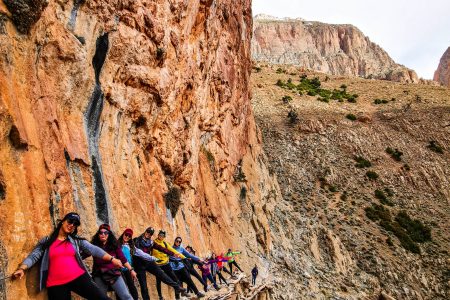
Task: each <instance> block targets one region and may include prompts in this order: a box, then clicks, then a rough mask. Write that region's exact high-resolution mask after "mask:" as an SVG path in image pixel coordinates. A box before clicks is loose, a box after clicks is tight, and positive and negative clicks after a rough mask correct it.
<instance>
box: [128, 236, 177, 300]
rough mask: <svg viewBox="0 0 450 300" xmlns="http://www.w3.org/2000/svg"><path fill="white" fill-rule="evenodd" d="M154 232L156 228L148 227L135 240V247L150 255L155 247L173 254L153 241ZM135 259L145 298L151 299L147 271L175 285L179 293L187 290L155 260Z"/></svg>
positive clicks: (146, 299)
mask: <svg viewBox="0 0 450 300" xmlns="http://www.w3.org/2000/svg"><path fill="white" fill-rule="evenodd" d="M154 232H155V230H154V229H153V228H152V227H148V228H147V229H146V230H145V232H144V233H143V234H141V235H140V236H139V237H137V238H135V239H134V240H133V242H134V245H135V247H136V248H138V249H141V250H142V251H144V252H145V253H147V254H149V255H151V253H152V249H153V248H155V249H158V250H159V251H163V252H165V253H167V254H168V255H173V254H174V253H173V252H171V251H170V250H167V249H165V248H164V247H160V246H159V245H157V244H155V243H154V242H153V241H152V239H151V237H152V235H153V233H154ZM134 259H135V261H134V264H133V265H134V268H135V271H136V273H137V278H138V281H139V285H140V286H141V295H142V299H143V300H150V296H149V294H148V287H147V275H146V272H149V273H151V274H153V275H155V277H156V278H157V279H160V280H161V281H162V282H164V283H165V284H167V285H169V286H171V287H173V288H174V289H175V290H176V291H177V292H178V293H184V292H186V289H184V288H182V287H180V286H179V285H178V283H177V282H175V281H173V280H172V279H171V278H170V277H169V276H168V275H167V274H166V273H165V272H164V271H163V270H161V268H160V267H159V266H158V265H157V264H156V263H155V262H150V261H145V260H143V259H141V258H139V257H134Z"/></svg>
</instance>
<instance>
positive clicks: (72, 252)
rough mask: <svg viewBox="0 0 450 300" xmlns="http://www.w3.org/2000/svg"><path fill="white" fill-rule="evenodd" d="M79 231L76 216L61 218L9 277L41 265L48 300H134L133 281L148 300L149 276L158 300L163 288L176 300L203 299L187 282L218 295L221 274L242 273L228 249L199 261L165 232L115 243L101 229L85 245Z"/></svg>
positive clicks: (222, 281) (222, 279)
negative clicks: (183, 299)
mask: <svg viewBox="0 0 450 300" xmlns="http://www.w3.org/2000/svg"><path fill="white" fill-rule="evenodd" d="M79 225H80V216H79V215H78V214H77V213H68V214H67V215H65V216H64V218H63V219H62V220H61V221H60V222H59V223H58V225H57V227H56V228H55V230H54V231H53V232H52V233H51V234H50V235H49V236H47V237H45V238H43V239H42V240H40V241H39V242H38V244H37V245H36V247H35V248H34V249H33V251H32V252H31V253H30V254H29V255H28V256H27V257H26V258H25V260H24V261H23V262H22V263H21V264H20V266H19V267H18V269H17V270H16V271H15V272H14V274H13V276H14V277H15V278H22V277H23V276H24V274H25V270H27V269H29V268H31V267H32V266H33V265H34V264H35V263H37V262H38V261H39V260H41V266H40V284H39V286H40V289H41V290H42V289H43V288H45V287H46V288H47V291H48V299H49V300H56V299H57V300H66V299H67V300H70V299H71V292H74V293H76V294H78V295H80V296H81V297H83V298H86V299H92V300H94V299H95V300H106V299H110V298H109V297H108V296H107V291H108V289H112V290H114V292H115V293H116V296H117V298H118V299H121V300H137V299H139V296H138V291H137V289H136V286H135V284H134V282H135V279H137V280H138V281H139V285H140V288H141V295H142V299H143V300H149V299H150V297H149V292H148V287H147V276H146V273H147V272H148V273H151V274H153V275H154V276H155V277H156V289H157V292H158V295H159V298H160V299H163V296H162V292H161V282H163V283H164V284H166V285H168V286H170V287H172V288H173V289H174V292H175V298H176V299H179V298H180V294H181V295H183V296H190V294H189V293H190V292H193V293H194V294H195V295H196V296H197V297H198V298H201V297H204V296H205V294H204V293H203V292H202V291H199V290H198V288H197V286H196V285H195V284H194V282H193V280H192V278H191V276H194V277H195V278H196V279H197V280H198V281H199V282H200V283H201V285H202V286H203V289H204V291H205V292H206V291H207V290H208V281H209V282H210V283H211V284H212V285H213V286H214V288H215V289H217V290H219V289H220V287H219V285H218V284H217V281H216V278H219V283H220V284H226V285H228V282H227V280H226V279H225V277H224V276H223V273H222V272H225V273H228V274H230V275H233V266H234V267H236V268H237V269H238V270H239V271H241V272H242V269H241V268H240V267H239V265H238V264H237V262H236V259H235V255H236V254H239V253H240V252H236V251H232V250H231V249H228V251H227V253H225V254H224V255H216V254H215V253H212V255H211V256H209V257H206V258H200V257H198V256H196V253H195V250H194V249H193V248H192V247H191V246H186V247H183V245H182V241H183V240H182V238H181V237H176V238H175V241H174V243H173V245H169V244H168V243H167V242H166V241H165V238H166V232H165V231H163V230H160V231H159V232H158V234H157V237H156V238H155V239H152V236H153V235H154V233H155V230H154V229H153V228H152V227H148V228H147V229H146V230H145V232H144V233H142V234H141V235H139V236H138V237H136V238H133V230H132V229H130V228H127V229H125V230H124V232H123V233H122V234H121V235H120V236H119V238H116V237H115V235H114V233H113V232H112V231H111V228H110V226H109V225H108V224H102V225H100V227H99V228H98V230H97V232H96V233H95V235H94V236H93V237H92V240H91V242H88V241H87V240H86V239H84V238H81V237H79V236H78V235H77V229H78V226H79ZM89 256H92V257H93V268H92V277H91V276H90V275H89V273H88V270H87V268H86V266H85V264H84V263H83V259H85V258H87V257H89ZM226 265H228V267H229V269H228V268H227V267H226ZM194 266H197V268H198V270H199V271H200V273H201V275H200V274H199V273H198V272H197V270H196V268H195V267H194ZM255 269H256V275H257V267H256V266H255V268H254V269H253V270H252V276H253V281H252V282H253V284H254V279H256V275H254V273H255V272H254V271H255ZM183 283H185V284H186V285H187V289H186V288H184V287H183Z"/></svg>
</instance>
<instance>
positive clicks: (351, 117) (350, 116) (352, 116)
mask: <svg viewBox="0 0 450 300" xmlns="http://www.w3.org/2000/svg"><path fill="white" fill-rule="evenodd" d="M345 117H346V118H347V119H349V120H350V121H356V119H357V118H356V116H355V115H354V114H347V115H346V116H345Z"/></svg>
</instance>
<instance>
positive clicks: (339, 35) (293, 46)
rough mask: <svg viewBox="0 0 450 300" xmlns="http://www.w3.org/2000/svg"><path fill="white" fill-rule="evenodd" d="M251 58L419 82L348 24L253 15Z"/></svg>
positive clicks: (408, 70) (311, 68)
mask: <svg viewBox="0 0 450 300" xmlns="http://www.w3.org/2000/svg"><path fill="white" fill-rule="evenodd" d="M252 57H253V59H254V60H255V61H260V62H268V63H272V64H292V65H296V66H300V67H303V68H305V69H310V70H315V71H319V72H323V73H328V74H333V75H351V76H360V77H365V78H377V79H386V80H392V81H400V82H419V79H418V77H417V74H416V73H415V72H414V71H413V70H411V69H408V68H406V67H404V66H402V65H399V64H397V63H395V62H394V61H393V60H392V58H390V57H389V55H388V54H387V53H386V51H384V50H383V49H382V48H381V47H380V46H378V45H377V44H375V43H373V42H371V41H370V40H369V38H368V37H366V36H365V35H364V34H363V33H362V32H361V31H360V30H359V29H358V28H356V27H355V26H352V25H332V24H325V23H320V22H310V21H305V20H302V19H277V18H273V17H270V16H256V17H255V20H254V22H253V39H252Z"/></svg>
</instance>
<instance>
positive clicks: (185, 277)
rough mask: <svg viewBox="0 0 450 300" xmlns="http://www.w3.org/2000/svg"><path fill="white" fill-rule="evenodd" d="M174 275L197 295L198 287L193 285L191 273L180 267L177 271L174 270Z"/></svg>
mask: <svg viewBox="0 0 450 300" xmlns="http://www.w3.org/2000/svg"><path fill="white" fill-rule="evenodd" d="M175 275H177V277H178V279H179V280H180V281H183V282H186V284H187V285H188V287H189V288H190V289H191V290H192V291H194V293H195V294H196V295H197V294H198V288H197V287H196V286H195V284H194V282H193V281H192V278H191V275H189V273H188V271H187V270H186V268H182V269H180V270H178V271H176V273H175Z"/></svg>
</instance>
